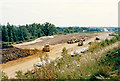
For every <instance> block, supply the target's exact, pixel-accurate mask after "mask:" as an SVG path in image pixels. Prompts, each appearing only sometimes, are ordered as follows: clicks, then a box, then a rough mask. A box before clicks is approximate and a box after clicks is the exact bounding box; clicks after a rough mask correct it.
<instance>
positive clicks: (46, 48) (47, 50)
mask: <svg viewBox="0 0 120 81" xmlns="http://www.w3.org/2000/svg"><path fill="white" fill-rule="evenodd" d="M43 51H44V52H50V46H49V44H46V45H45V46H44V48H43Z"/></svg>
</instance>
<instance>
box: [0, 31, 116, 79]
mask: <svg viewBox="0 0 120 81" xmlns="http://www.w3.org/2000/svg"><path fill="white" fill-rule="evenodd" d="M110 33H112V32H105V33H92V34H90V33H74V34H68V35H54V36H46V37H41V38H38V39H36V40H35V41H32V42H26V43H22V44H16V45H14V47H17V48H19V49H31V50H34V49H38V50H41V49H42V48H43V45H45V44H46V43H49V44H50V49H51V51H50V52H49V53H45V54H47V55H48V58H49V59H50V60H55V59H56V58H58V57H59V58H60V57H61V52H62V49H63V48H64V47H66V49H67V50H68V54H70V53H71V52H74V51H77V52H79V53H80V51H81V50H82V49H85V48H87V47H88V46H89V45H88V43H89V42H91V41H94V40H95V37H96V36H99V37H100V39H101V40H105V39H106V38H108V39H111V38H113V36H109V34H110ZM82 37H84V38H85V39H86V41H85V42H84V45H83V46H81V47H79V46H77V43H74V44H67V43H66V42H67V40H69V39H72V38H77V39H81V38H82ZM101 40H100V41H101ZM100 41H98V42H100ZM114 46H115V45H114ZM8 50H9V49H8ZM45 54H42V53H41V52H40V53H37V54H33V55H30V56H27V57H24V58H19V59H17V60H13V61H9V62H7V63H3V64H1V66H2V70H3V72H5V73H6V74H7V75H8V76H9V78H15V72H16V71H19V70H21V71H24V72H26V71H27V70H32V69H33V65H34V64H36V63H38V62H40V57H39V56H40V55H43V56H44V55H45ZM80 54H81V53H80ZM81 55H82V54H81Z"/></svg>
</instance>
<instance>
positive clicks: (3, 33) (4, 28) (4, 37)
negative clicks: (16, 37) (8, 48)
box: [2, 26, 9, 42]
mask: <svg viewBox="0 0 120 81" xmlns="http://www.w3.org/2000/svg"><path fill="white" fill-rule="evenodd" d="M2 40H3V41H5V42H9V36H8V31H7V28H6V27H5V26H3V27H2Z"/></svg>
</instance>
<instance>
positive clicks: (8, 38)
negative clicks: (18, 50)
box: [1, 22, 57, 42]
mask: <svg viewBox="0 0 120 81" xmlns="http://www.w3.org/2000/svg"><path fill="white" fill-rule="evenodd" d="M1 27H2V41H4V42H18V41H25V40H30V39H35V38H38V37H41V36H48V35H54V34H56V33H57V29H56V27H55V25H53V24H51V23H48V22H46V23H44V24H36V23H33V24H29V25H28V24H26V25H19V26H15V25H10V24H9V23H7V25H6V26H5V25H2V26H1Z"/></svg>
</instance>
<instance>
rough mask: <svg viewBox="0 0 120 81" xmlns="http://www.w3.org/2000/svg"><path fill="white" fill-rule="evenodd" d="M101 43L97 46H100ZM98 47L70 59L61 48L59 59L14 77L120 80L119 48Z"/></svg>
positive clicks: (45, 58)
mask: <svg viewBox="0 0 120 81" xmlns="http://www.w3.org/2000/svg"><path fill="white" fill-rule="evenodd" d="M111 40H112V39H111ZM102 42H103V41H102ZM102 42H100V43H97V44H100V45H101V43H102ZM104 42H105V44H107V43H108V42H110V40H108V39H106V40H105V41H104ZM95 43H96V42H95ZM102 44H103V43H102ZM110 44H111V43H110ZM100 47H102V48H100ZM100 47H99V48H96V49H94V51H89V52H87V53H85V54H84V55H82V56H79V55H78V56H75V57H71V56H70V55H69V54H68V53H67V49H66V48H63V50H62V57H61V58H57V59H56V60H55V61H52V62H51V63H50V64H46V65H45V66H42V67H39V68H37V67H36V66H34V69H33V70H31V71H28V72H26V73H23V72H21V71H18V72H16V74H17V75H16V77H17V79H89V80H91V81H93V80H96V79H115V80H120V77H119V75H118V74H119V71H118V70H119V62H120V60H119V57H120V55H119V52H120V48H114V49H109V48H107V47H106V45H105V46H104V47H103V45H101V46H100ZM109 47H110V46H109ZM47 58H48V57H47V55H46V56H45V57H44V58H42V57H41V61H42V60H47Z"/></svg>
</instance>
